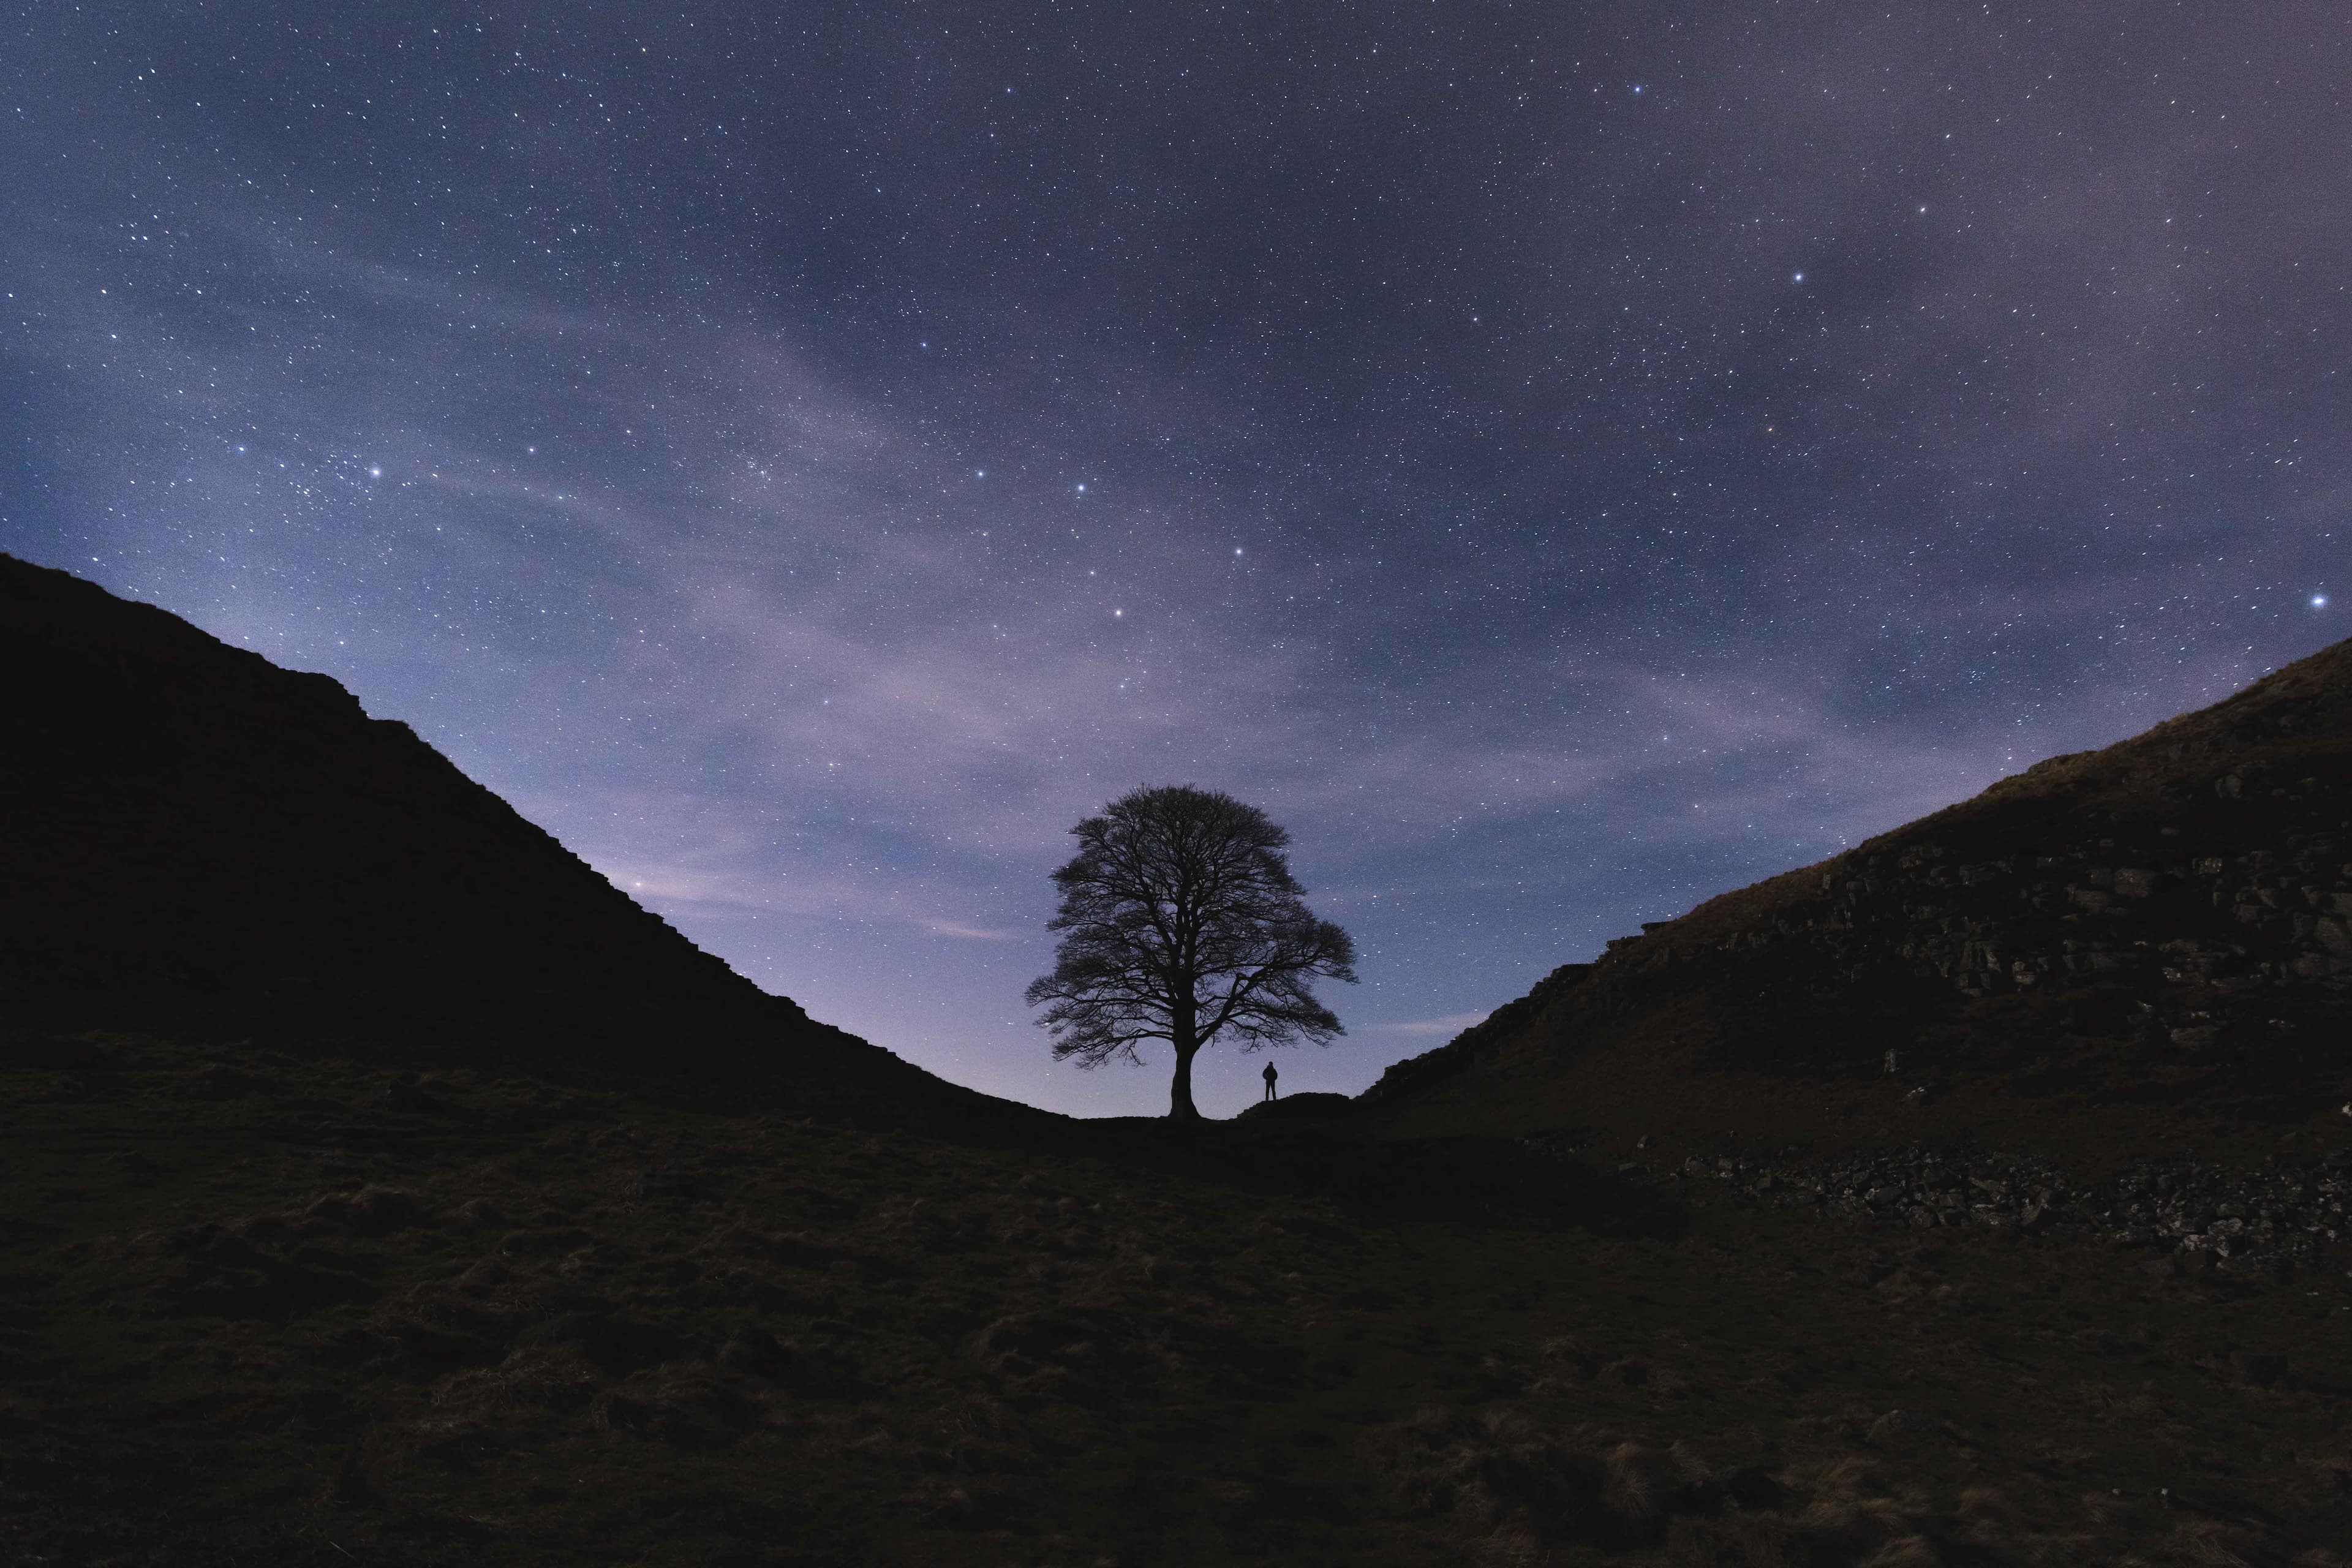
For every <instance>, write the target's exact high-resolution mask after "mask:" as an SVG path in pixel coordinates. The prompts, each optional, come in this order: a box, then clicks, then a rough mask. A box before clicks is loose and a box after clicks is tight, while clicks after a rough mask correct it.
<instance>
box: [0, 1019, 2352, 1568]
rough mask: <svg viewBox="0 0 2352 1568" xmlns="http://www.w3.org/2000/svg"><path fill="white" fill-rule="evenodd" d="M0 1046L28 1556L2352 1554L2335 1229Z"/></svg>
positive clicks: (7, 1313) (2, 1424)
mask: <svg viewBox="0 0 2352 1568" xmlns="http://www.w3.org/2000/svg"><path fill="white" fill-rule="evenodd" d="M2144 1261H2146V1259H2145V1258H2143V1257H2142V1256H2141V1255H2138V1254H2135V1253H2133V1252H2131V1251H2129V1250H2126V1249H2122V1248H2118V1247H2116V1246H2114V1245H2113V1244H2112V1243H2109V1242H2105V1241H2100V1240H2095V1239H2091V1238H2087V1237H2073V1238H2068V1237H2055V1238H2034V1237H2026V1236H2023V1235H2021V1234H2020V1233H2018V1232H2017V1231H2015V1230H2013V1229H2006V1228H2004V1229H1993V1230H1987V1229H1981V1228H1969V1229H1923V1228H1912V1227H1903V1228H1897V1227H1895V1226H1885V1225H1880V1224H1874V1223H1870V1222H1867V1221H1861V1220H1839V1219H1829V1218H1823V1217H1821V1216H1818V1215H1811V1214H1805V1213H1799V1212H1793V1211H1789V1210H1783V1209H1778V1208H1773V1207H1769V1206H1764V1205H1757V1204H1754V1203H1750V1202H1746V1201H1742V1200H1740V1199H1738V1198H1737V1197H1735V1196H1732V1195H1730V1194H1727V1193H1726V1192H1725V1191H1724V1190H1723V1187H1722V1184H1719V1183H1713V1182H1704V1181H1701V1182H1694V1183H1692V1184H1690V1186H1689V1188H1688V1190H1687V1191H1685V1190H1684V1189H1683V1188H1682V1187H1681V1186H1680V1185H1679V1184H1673V1183H1669V1184H1667V1185H1666V1186H1665V1187H1664V1188H1663V1189H1660V1190H1658V1191H1654V1192H1652V1191H1644V1190H1641V1189H1633V1188H1620V1187H1617V1186H1615V1185H1614V1184H1612V1183H1611V1182H1609V1181H1606V1180H1603V1179H1601V1178H1599V1177H1596V1176H1593V1175H1591V1173H1587V1172H1584V1171H1583V1170H1582V1169H1581V1168H1580V1167H1577V1166H1574V1165H1572V1164H1570V1163H1561V1162H1542V1161H1531V1160H1526V1159H1524V1158H1520V1157H1517V1156H1515V1155H1514V1154H1513V1153H1512V1152H1511V1151H1510V1150H1509V1149H1508V1147H1507V1146H1481V1145H1475V1144H1470V1143H1459V1144H1444V1145H1435V1144H1433V1145H1423V1146H1419V1147H1416V1148H1411V1149H1403V1150H1399V1149H1395V1148H1391V1147H1383V1146H1377V1145H1364V1144H1360V1143H1353V1142H1318V1141H1317V1135H1316V1134H1314V1133H1313V1132H1312V1131H1309V1130H1305V1129H1301V1128H1299V1127H1296V1126H1293V1127H1288V1128H1286V1127H1284V1126H1282V1125H1281V1124H1279V1123H1272V1124H1269V1125H1267V1126H1265V1127H1264V1128H1259V1127H1256V1126H1254V1125H1253V1126H1248V1127H1225V1128H1218V1129H1211V1130H1209V1131H1206V1132H1205V1133H1204V1134H1203V1135H1202V1137H1200V1138H1199V1139H1197V1140H1194V1141H1192V1142H1182V1141H1178V1140H1174V1139H1172V1138H1171V1136H1170V1135H1169V1134H1168V1133H1167V1131H1166V1130H1164V1129H1162V1128H1160V1127H1158V1126H1156V1125H1151V1124H1118V1125H1108V1126H1107V1125H1104V1124H1094V1125H1092V1126H1090V1127H1089V1126H1083V1125H1082V1126H1080V1127H1078V1128H1076V1129H1075V1130H1072V1131H1068V1132H1067V1133H1066V1136H1060V1138H1059V1144H1058V1146H1057V1147H1055V1148H1052V1149H1044V1148H1037V1147H1029V1148H1016V1147H1005V1146H1003V1145H1002V1144H1000V1145H999V1146H993V1147H991V1146H984V1145H971V1144H961V1143H957V1142H944V1141H938V1140H935V1139H927V1138H922V1137H916V1136H911V1135H908V1134H905V1133H876V1132H868V1131H856V1130H847V1129H843V1128H838V1127H827V1126H821V1125H815V1124H812V1123H807V1122H803V1121H795V1120H793V1119H789V1118H783V1117H776V1116H765V1117H763V1116H759V1115H752V1114H728V1113H725V1112H724V1111H722V1110H714V1109H696V1108H693V1107H692V1106H691V1105H690V1104H688V1103H685V1102H682V1101H681V1100H679V1099H678V1098H677V1097H676V1096H672V1097H669V1098H668V1099H667V1100H656V1099H650V1098H646V1097H643V1096H636V1095H631V1094H628V1093H625V1092H622V1091H620V1090H616V1089H598V1088H595V1087H593V1086H588V1087H583V1086H582V1085H579V1084H563V1083H556V1082H551V1081H545V1080H538V1079H526V1078H522V1077H508V1076H497V1075H493V1074H489V1073H475V1072H467V1071H462V1070H461V1071H444V1072H439V1073H428V1074H425V1077H424V1079H423V1080H422V1081H421V1082H418V1081H416V1080H414V1079H404V1078H396V1077H395V1076H394V1075H393V1074H391V1073H389V1072H386V1071H383V1070H379V1069H374V1068H367V1067H363V1066H360V1065H355V1064H353V1063H350V1062H343V1061H337V1060H333V1059H328V1058H304V1057H297V1056H293V1055H287V1054H280V1053H273V1052H268V1051H264V1050H258V1049H256V1048H254V1047H230V1048H209V1049H200V1048H197V1047H188V1046H181V1045H173V1044H169V1043H163V1042H157V1041H152V1040H143V1039H129V1038H115V1037H107V1038H96V1039H94V1038H82V1039H75V1040H67V1039H59V1038H50V1037H16V1038H15V1039H13V1040H10V1041H8V1042H6V1043H5V1065H0V1561H5V1562H11V1563H13V1562H18V1561H24V1562H44V1561H46V1562H56V1563H158V1564H162V1563H171V1564H180V1563H199V1564H204V1563H335V1564H346V1563H354V1562H357V1563H384V1564H392V1563H400V1564H407V1563H469V1564H472V1563H540V1562H571V1563H698V1564H699V1563H1022V1564H1041V1563H1044V1564H1072V1565H1083V1564H1103V1563H1117V1564H1120V1565H1122V1568H1141V1565H1143V1564H1153V1563H1171V1564H1173V1563H1188V1564H1189V1563H1256V1562H1264V1563H1350V1564H1376V1563H1395V1564H1407V1563H1463V1562H1474V1563H1600V1562H1627V1563H1642V1562H1648V1563H1655V1562H1670V1563H1688V1564H1702V1563H1704V1564H1750V1565H1753V1568H1770V1565H1780V1564H1790V1565H1804V1564H1821V1565H1830V1564H1860V1563H1873V1564H1878V1565H1882V1568H1892V1565H1895V1564H1925V1563H2011V1562H2015V1563H2068V1564H2072V1563H2207V1564H2227V1563H2241V1562H2242V1563H2301V1564H2309V1565H2314V1568H2316V1565H2319V1564H2327V1563H2347V1562H2352V1552H2347V1544H2346V1543H2347V1542H2352V1434H2347V1432H2346V1430H2345V1421H2346V1417H2347V1414H2352V1293H2347V1279H2346V1277H2345V1274H2344V1259H2343V1258H2340V1257H2337V1258H2319V1259H2316V1260H2315V1261H2308V1262H2306V1263H2305V1264H2303V1265H2301V1266H2299V1267H2298V1268H2296V1269H2295V1270H2294V1274H2293V1276H2292V1278H2291V1279H2288V1280H2287V1281H2286V1282H2284V1283H2280V1282H2278V1281H2277V1280H2275V1279H2245V1278H2240V1277H2237V1276H2234V1275H2231V1274H2226V1273H2223V1272H2220V1271H2210V1272H2207V1273H2204V1274H2201V1275H2195V1276H2188V1277H2175V1276H2173V1275H2172V1274H2169V1273H2163V1272H2158V1271H2150V1270H2148V1269H2145V1268H2142V1267H2141V1266H2140V1265H2141V1264H2142V1263H2143V1262H2144Z"/></svg>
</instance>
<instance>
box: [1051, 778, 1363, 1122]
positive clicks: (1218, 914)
mask: <svg viewBox="0 0 2352 1568" xmlns="http://www.w3.org/2000/svg"><path fill="white" fill-rule="evenodd" d="M1070 831H1071V833H1072V834H1073V835H1074V836H1075V837H1076V838H1077V840H1078V853H1077V854H1076V856H1075V857H1073V858H1071V860H1070V861H1069V863H1068V864H1066V865H1065V866H1063V867H1062V868H1060V869H1059V870H1057V871H1055V873H1054V881H1055V886H1057V887H1058V888H1059V889H1061V893H1062V902H1061V907H1060V909H1059V910H1057V911H1056V912H1055V916H1054V919H1053V920H1052V921H1050V922H1049V923H1048V925H1047V928H1046V929H1048V930H1050V931H1060V932H1062V933H1063V936H1062V941H1061V944H1060V946H1059V947H1057V948H1056V949H1055V954H1054V957H1055V964H1054V972H1053V973H1051V974H1046V975H1041V976H1040V977H1039V978H1038V979H1036V980H1035V981H1034V982H1032V983H1031V984H1030V986H1029V990H1028V993H1027V995H1028V1000H1029V1003H1030V1005H1032V1006H1038V1005H1043V1006H1044V1007H1045V1012H1044V1013H1043V1014H1042V1015H1041V1016H1039V1018H1038V1020H1037V1021H1038V1023H1039V1024H1041V1025H1042V1026H1045V1028H1046V1029H1047V1030H1049V1031H1050V1032H1051V1033H1052V1035H1053V1037H1054V1057H1055V1060H1057V1061H1068V1060H1075V1061H1076V1062H1077V1064H1078V1065H1079V1066H1080V1067H1084V1068H1094V1067H1099V1066H1101V1065H1102V1064H1103V1063H1105V1062H1107V1061H1110V1060H1112V1059H1114V1058H1125V1059H1127V1060H1129V1061H1140V1060H1141V1059H1142V1058H1140V1057H1139V1055H1138V1054H1137V1052H1136V1048H1135V1047H1136V1046H1137V1045H1138V1044H1139V1043H1140V1042H1142V1041H1146V1040H1166V1041H1168V1042H1169V1043H1170V1045H1171V1046H1172V1047H1174V1049H1175V1053H1176V1081H1175V1086H1174V1089H1173V1091H1172V1094H1171V1110H1170V1114H1171V1115H1172V1116H1177V1117H1188V1118H1189V1117H1192V1116H1196V1115H1198V1114H1199V1113H1198V1112H1197V1111H1196V1110H1194V1109H1193V1106H1192V1058H1193V1057H1194V1056H1195V1055H1196V1054H1197V1053H1198V1052H1199V1051H1200V1050H1201V1048H1202V1047H1204V1046H1207V1045H1208V1044H1210V1043H1211V1042H1212V1041H1213V1040H1215V1039H1217V1038H1218V1037H1225V1038H1229V1039H1232V1040H1234V1041H1236V1042H1238V1043H1239V1044H1240V1045H1241V1047H1242V1048H1243V1049H1244V1050H1257V1049H1260V1048H1262V1047H1266V1046H1277V1045H1289V1044H1291V1043H1293V1042H1295V1041H1297V1040H1302V1039H1305V1040H1313V1041H1315V1042H1316V1043H1317V1044H1318V1045H1321V1044H1325V1043H1328V1041H1329V1040H1330V1039H1331V1038H1332V1037H1335V1036H1338V1035H1340V1034H1343V1033H1345V1032H1346V1031H1345V1030H1344V1029H1342V1028H1341V1026H1340V1024H1339V1017H1338V1016H1337V1015H1335V1014H1333V1013H1332V1011H1331V1010H1330V1009H1329V1008H1328V1007H1326V1006H1325V1005H1323V1004H1322V1003H1321V1002H1320V1001H1318V1000H1317V998H1316V996H1315V994H1314V991H1313V989H1312V982H1314V981H1315V980H1317V979H1332V980H1348V981H1352V980H1354V979H1355V978H1356V973H1355V959H1356V949H1355V943H1354V942H1352V941H1351V940H1350V939H1349V936H1348V933H1347V932H1346V931H1341V930H1340V929H1339V927H1338V926H1336V925H1333V924H1332V923H1331V922H1330V921H1323V920H1318V919H1316V917H1315V916H1314V914H1313V913H1312V912H1311V911H1309V910H1308V909H1307V905H1306V902H1305V893H1306V889H1303V888H1301V887H1300V886H1299V885H1298V882H1297V879H1296V878H1294V877H1293V876H1292V875H1291V874H1290V863H1289V860H1288V859H1287V858H1286V856H1285V855H1284V854H1283V849H1284V848H1285V847H1286V846H1287V845H1288V844H1289V842H1290V835H1289V834H1288V833H1287V832H1286V831H1284V830H1283V829H1282V828H1280V827H1277V826H1275V825H1274V824H1273V823H1272V822H1271V821H1269V820H1267V818H1266V816H1265V813H1264V812H1262V811H1260V810H1258V809H1257V808H1256V807H1255V806H1253V805H1243V804H1242V803H1241V802H1240V801H1237V800H1235V799H1234V798H1233V796H1231V795H1223V794H1221V793H1218V792H1216V791H1212V790H1202V789H1197V788H1194V787H1193V786H1192V785H1190V784H1171V785H1165V786H1161V787H1160V788H1155V789H1139V790H1135V791H1133V792H1131V793H1129V794H1128V795H1122V796H1120V797H1119V798H1118V799H1117V800H1115V801H1113V802H1111V803H1110V805H1108V806H1106V807H1105V808H1104V810H1103V813H1102V815H1101V816H1090V817H1087V819H1086V820H1085V821H1083V822H1081V823H1079V824H1078V825H1077V826H1076V827H1074V828H1072V829H1071V830H1070Z"/></svg>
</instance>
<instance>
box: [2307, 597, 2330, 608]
mask: <svg viewBox="0 0 2352 1568" xmlns="http://www.w3.org/2000/svg"><path fill="white" fill-rule="evenodd" d="M2311 607H2312V608H2313V609H2315V610H2324V609H2326V608H2327V595H2325V594H2314V595H2312V596H2311Z"/></svg>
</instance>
